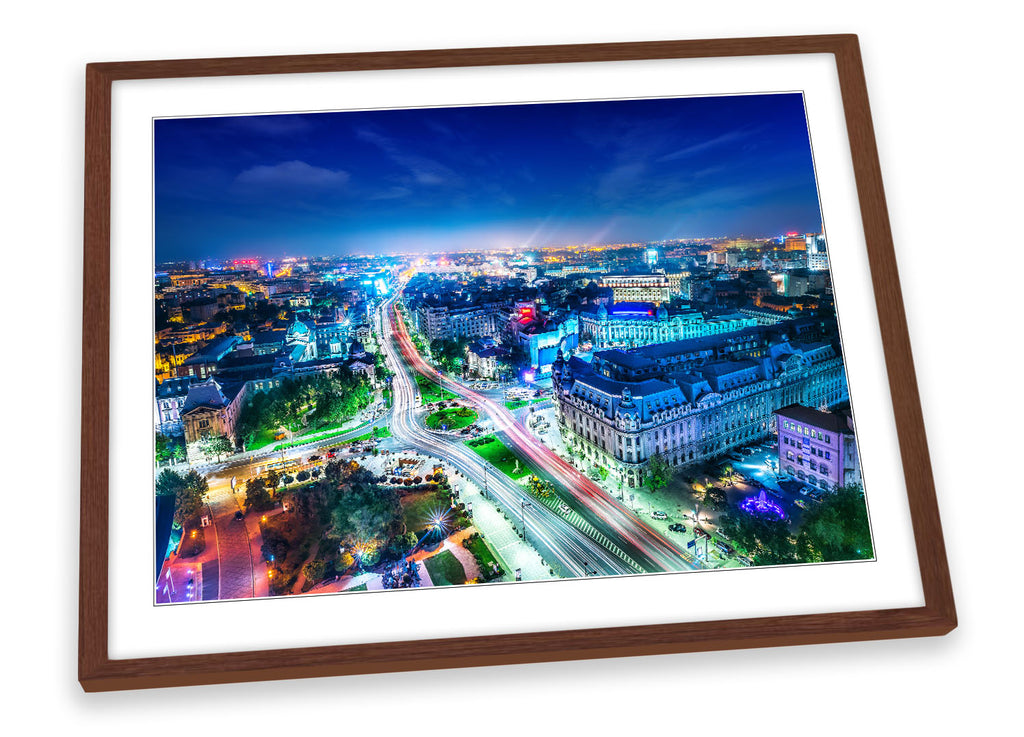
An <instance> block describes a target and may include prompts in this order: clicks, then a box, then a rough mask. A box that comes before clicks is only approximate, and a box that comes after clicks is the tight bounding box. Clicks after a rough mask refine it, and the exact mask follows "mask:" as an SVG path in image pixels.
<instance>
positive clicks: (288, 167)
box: [235, 161, 350, 189]
mask: <svg viewBox="0 0 1024 737" xmlns="http://www.w3.org/2000/svg"><path fill="white" fill-rule="evenodd" d="M349 179H350V176H349V173H348V172H347V171H342V170H341V169H325V168H323V167H320V166H313V165H311V164H307V163H306V162H305V161H283V162H281V163H280V164H273V165H271V166H267V165H262V164H261V165H259V166H254V167H252V168H249V169H246V170H245V171H243V172H242V173H241V174H239V175H238V176H237V177H235V182H236V183H237V184H241V185H249V186H259V187H275V188H288V189H300V188H311V187H312V188H327V187H341V186H343V185H345V184H346V183H348V180H349Z"/></svg>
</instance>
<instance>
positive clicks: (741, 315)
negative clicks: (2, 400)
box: [147, 93, 874, 605]
mask: <svg viewBox="0 0 1024 737" xmlns="http://www.w3.org/2000/svg"><path fill="white" fill-rule="evenodd" d="M155 146H156V153H155V160H156V181H155V183H154V184H155V207H156V247H157V253H156V261H157V264H156V268H155V269H154V274H153V296H154V308H155V309H154V326H153V327H154V354H153V359H154V361H153V371H154V373H153V379H154V408H155V412H154V424H153V428H152V431H153V433H154V457H153V462H154V469H155V471H156V474H155V480H154V505H155V506H154V517H153V518H152V520H147V524H154V528H153V530H154V538H153V539H154V545H153V553H154V583H155V587H154V603H155V604H158V605H166V604H187V603H191V602H196V601H211V600H226V599H248V598H254V599H258V598H263V597H267V596H275V597H277V596H297V595H307V594H350V593H359V592H374V591H385V590H392V589H409V588H420V587H435V586H436V587H443V586H462V585H466V584H515V583H517V582H522V581H553V580H558V579H567V578H588V577H592V576H634V575H645V574H649V573H664V572H680V573H682V572H688V571H706V570H718V569H726V568H741V567H751V566H775V565H789V564H793V563H802V564H814V563H824V562H838V561H865V560H871V559H873V557H874V546H873V542H872V537H871V529H870V523H869V520H868V514H867V506H866V502H865V497H864V487H863V481H862V478H863V477H862V473H861V464H860V456H859V453H858V449H857V437H856V429H855V427H854V422H853V413H852V408H851V401H852V400H851V397H850V391H849V386H848V384H847V380H846V366H845V362H844V357H843V346H842V341H841V337H840V333H839V321H838V315H837V314H836V304H835V298H834V293H833V288H832V271H831V267H830V262H829V244H828V238H827V236H826V234H825V233H824V232H823V228H822V217H821V213H820V210H819V203H818V196H817V189H816V184H815V179H814V167H813V163H812V157H811V150H810V143H809V140H808V133H807V124H806V120H805V116H804V108H803V101H802V96H801V95H800V94H794V93H787V94H779V95H756V96H733V97H711V98H687V99H672V100H664V99H659V100H633V101H614V102H588V103H558V104H530V105H518V106H504V107H494V106H491V107H474V108H449V109H421V110H403V111H395V110H390V111H374V112H360V113H317V114H303V115H283V116H264V117H253V116H248V117H235V118H194V119H175V120H158V121H156V123H155Z"/></svg>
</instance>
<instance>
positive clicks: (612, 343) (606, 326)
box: [579, 302, 757, 349]
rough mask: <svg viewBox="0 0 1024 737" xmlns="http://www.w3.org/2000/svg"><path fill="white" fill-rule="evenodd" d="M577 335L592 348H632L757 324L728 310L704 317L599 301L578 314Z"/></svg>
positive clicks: (687, 311) (638, 304) (694, 312)
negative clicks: (599, 303)
mask: <svg viewBox="0 0 1024 737" xmlns="http://www.w3.org/2000/svg"><path fill="white" fill-rule="evenodd" d="M579 322H580V328H579V329H580V335H581V337H582V339H583V340H586V341H590V343H591V344H592V345H593V346H594V348H595V349H602V348H635V347H639V346H645V345H651V344H652V343H670V342H673V341H677V340H685V339H687V338H698V337H702V336H705V335H717V334H719V333H730V332H734V331H736V330H741V329H743V328H746V327H750V326H752V325H756V324H757V320H756V319H755V318H753V317H751V316H749V315H741V314H735V313H733V314H728V315H721V316H712V317H710V318H707V319H705V317H704V315H702V314H701V313H700V312H698V311H697V310H692V309H684V310H682V311H677V312H672V313H669V311H668V310H667V309H666V308H665V306H664V305H661V306H656V305H654V304H652V303H644V302H624V303H619V304H615V305H612V307H611V309H608V308H607V307H605V306H604V305H603V304H602V305H600V306H599V307H598V308H597V311H596V312H582V313H580V316H579Z"/></svg>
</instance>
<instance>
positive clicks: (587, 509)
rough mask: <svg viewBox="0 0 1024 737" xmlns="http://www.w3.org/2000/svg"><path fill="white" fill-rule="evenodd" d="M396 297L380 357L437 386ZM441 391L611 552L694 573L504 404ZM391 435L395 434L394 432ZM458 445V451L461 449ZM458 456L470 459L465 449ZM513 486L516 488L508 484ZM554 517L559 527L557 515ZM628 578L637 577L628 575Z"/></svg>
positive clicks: (651, 567) (455, 386) (452, 386)
mask: <svg viewBox="0 0 1024 737" xmlns="http://www.w3.org/2000/svg"><path fill="white" fill-rule="evenodd" d="M400 293H401V291H400V290H399V291H397V292H396V294H395V296H394V297H393V298H392V299H391V300H389V301H388V302H387V303H385V304H384V305H383V306H382V308H381V309H386V310H388V311H389V312H390V317H391V319H390V320H382V321H381V322H382V323H383V325H384V332H385V339H384V340H382V341H381V342H382V344H383V345H384V346H385V347H386V351H385V352H386V353H388V352H389V353H390V358H389V360H390V361H391V362H392V363H393V365H394V366H395V367H397V369H398V370H397V371H396V372H397V373H399V374H402V373H404V367H405V366H408V367H409V369H411V370H412V371H415V372H416V373H419V374H421V375H423V376H426V377H427V378H430V379H431V380H435V381H436V380H438V374H437V371H436V370H435V369H434V368H433V367H432V366H430V365H429V364H427V363H426V362H425V361H424V360H423V358H422V357H421V356H420V354H419V352H418V351H417V350H416V347H415V346H414V345H413V342H412V339H411V337H410V336H409V333H408V330H407V329H406V326H405V324H404V320H403V318H402V316H401V314H400V313H398V312H397V310H394V308H393V305H394V303H395V302H396V301H397V298H398V296H399V295H400ZM396 348H397V349H398V350H399V351H400V352H401V356H402V361H399V360H398V359H397V357H396V355H395V350H396ZM409 384H410V389H411V390H412V391H415V389H414V388H413V387H414V384H413V382H412V381H411V379H410V380H409ZM445 388H447V389H449V390H450V391H452V392H454V393H456V394H459V395H460V396H462V397H464V398H465V399H467V400H469V401H470V402H471V403H473V404H474V405H475V406H476V408H477V409H478V410H480V411H481V413H482V414H483V415H486V416H487V417H488V418H489V420H490V421H491V423H492V424H493V427H494V428H495V430H496V432H497V433H498V434H499V436H500V437H501V438H502V440H503V441H504V442H506V444H508V445H510V446H511V447H513V448H514V449H515V450H516V451H517V452H518V453H520V454H521V455H523V456H524V457H526V458H528V459H530V460H531V461H532V462H533V464H534V466H535V468H538V469H543V475H544V476H546V477H547V478H549V479H550V480H552V481H553V482H555V484H556V486H557V487H558V488H559V490H560V491H561V492H562V493H563V494H564V495H565V498H566V501H567V503H568V504H569V506H570V507H572V509H573V510H574V511H575V512H577V513H578V514H579V515H580V516H581V517H582V518H583V519H584V520H586V522H587V523H589V524H590V525H591V526H593V527H594V528H596V529H597V530H599V531H600V533H602V534H603V536H605V537H606V538H608V539H610V541H611V543H612V544H613V546H614V547H615V548H617V549H619V550H622V551H624V552H625V553H626V555H627V557H628V558H630V559H631V560H632V561H634V562H636V563H637V564H639V566H640V567H641V569H642V570H644V571H649V572H653V571H679V570H693V569H694V566H693V565H692V564H690V563H689V562H688V561H687V560H685V558H684V554H683V552H682V551H681V550H680V549H679V548H678V547H676V546H675V545H674V544H673V543H671V542H669V541H668V540H666V539H665V538H664V537H662V536H661V535H660V534H659V533H658V532H657V531H656V530H654V529H653V528H652V527H650V526H649V525H647V524H646V523H645V522H644V521H643V520H641V519H638V518H637V517H636V516H634V514H633V513H632V512H631V511H630V510H628V509H627V508H625V507H624V506H623V505H622V504H621V503H619V501H618V500H616V499H614V498H612V497H611V496H609V495H608V494H607V493H605V492H604V490H602V489H601V488H600V487H598V486H597V485H596V484H595V483H594V482H593V481H591V480H590V479H589V478H587V477H586V476H584V475H583V474H582V473H580V472H579V471H578V470H577V469H575V468H573V467H572V466H571V465H569V464H568V463H567V462H566V461H564V460H563V459H562V458H561V457H560V456H558V455H556V454H555V453H554V452H552V451H551V450H550V449H549V448H548V447H547V446H545V445H544V444H543V443H541V442H540V441H539V440H538V439H537V438H535V437H534V436H533V435H532V434H531V433H530V432H529V431H528V430H527V429H526V428H524V427H523V426H522V425H521V424H520V423H519V422H517V421H516V419H515V417H514V416H513V415H512V413H511V412H509V411H508V410H507V409H506V408H505V407H504V404H503V403H499V401H496V400H495V399H493V398H491V397H488V396H486V395H484V394H482V393H480V392H477V391H474V390H472V389H469V388H468V387H466V386H464V385H462V384H460V383H458V382H457V381H454V380H452V379H451V378H447V379H445ZM414 396H415V395H414ZM413 401H415V400H413ZM402 414H405V413H401V412H399V411H398V410H397V403H396V412H395V418H396V424H397V421H398V418H399V417H400V416H401V415H402ZM392 430H394V426H393V427H392ZM424 432H426V431H424ZM454 445H455V444H454V443H449V447H454ZM459 445H460V446H461V444H459ZM460 449H461V448H460ZM449 452H451V451H449ZM463 452H465V453H472V451H470V450H469V449H468V448H466V449H464V451H463ZM472 455H474V456H475V455H476V454H475V453H474V454H472ZM492 477H502V478H506V477H504V475H503V474H501V473H499V472H495V473H494V474H492ZM510 483H511V482H510ZM513 486H515V485H514V484H513ZM517 488H518V487H517ZM554 516H555V517H557V518H558V519H559V520H560V521H562V520H561V517H559V516H558V515H557V514H555V515H554ZM584 537H586V536H584ZM588 539H589V538H588ZM631 572H633V573H635V572H637V571H636V570H631Z"/></svg>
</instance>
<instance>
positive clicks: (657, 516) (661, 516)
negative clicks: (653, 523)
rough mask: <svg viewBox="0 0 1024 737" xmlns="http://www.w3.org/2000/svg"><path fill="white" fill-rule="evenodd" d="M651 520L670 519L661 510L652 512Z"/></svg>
mask: <svg viewBox="0 0 1024 737" xmlns="http://www.w3.org/2000/svg"><path fill="white" fill-rule="evenodd" d="M651 518H652V519H668V515H667V514H665V513H664V512H662V511H660V510H656V511H654V512H651Z"/></svg>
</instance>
